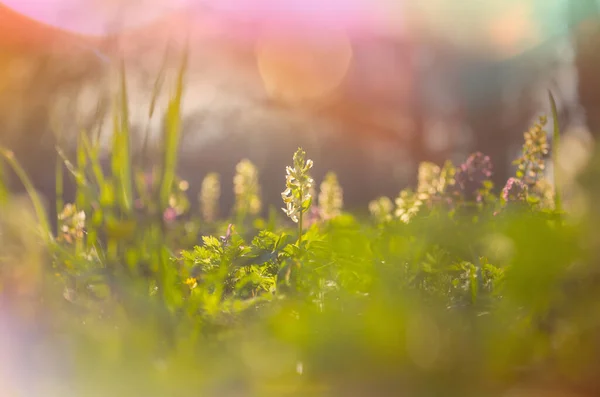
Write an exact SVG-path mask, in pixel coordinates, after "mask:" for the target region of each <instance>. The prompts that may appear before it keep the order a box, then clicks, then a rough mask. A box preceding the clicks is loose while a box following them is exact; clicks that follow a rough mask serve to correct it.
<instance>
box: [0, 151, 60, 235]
mask: <svg viewBox="0 0 600 397" xmlns="http://www.w3.org/2000/svg"><path fill="white" fill-rule="evenodd" d="M0 156H2V157H3V158H4V160H5V161H6V163H7V164H8V165H9V166H10V167H11V168H12V170H13V171H14V172H15V174H16V175H17V177H18V178H19V180H20V181H21V183H22V184H23V186H24V187H25V190H26V191H27V194H28V195H29V198H30V199H31V202H32V204H33V209H34V211H35V213H36V216H37V218H38V220H39V222H40V227H41V229H42V232H43V237H44V239H46V240H52V230H51V228H50V224H49V222H48V217H47V214H46V210H45V208H44V205H43V204H42V199H41V198H40V195H39V194H38V193H37V191H36V190H35V187H34V186H33V183H32V182H31V179H29V177H28V176H27V173H26V172H25V170H24V169H23V167H21V164H19V162H18V161H17V159H15V156H14V154H13V152H11V151H10V150H8V149H5V148H3V147H0Z"/></svg>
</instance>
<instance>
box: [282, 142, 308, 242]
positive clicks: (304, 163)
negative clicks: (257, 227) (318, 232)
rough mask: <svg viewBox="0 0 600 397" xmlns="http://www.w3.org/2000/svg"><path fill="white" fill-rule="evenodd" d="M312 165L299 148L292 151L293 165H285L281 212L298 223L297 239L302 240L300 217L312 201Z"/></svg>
mask: <svg viewBox="0 0 600 397" xmlns="http://www.w3.org/2000/svg"><path fill="white" fill-rule="evenodd" d="M312 167H313V162H312V160H310V159H309V160H306V152H305V151H304V150H303V149H302V148H300V149H298V150H297V151H296V153H294V157H293V166H287V167H286V169H285V171H286V177H285V186H286V189H285V190H284V191H283V192H282V193H281V198H282V199H283V202H284V204H285V208H282V209H283V212H284V213H285V214H286V215H287V216H288V217H289V218H290V219H291V220H292V221H293V222H295V223H297V224H298V240H299V241H301V240H302V230H303V224H302V218H303V215H304V213H306V212H307V211H308V210H309V208H310V206H311V203H312V195H311V193H310V192H311V188H312V187H313V183H314V180H313V179H312V177H311V176H310V173H309V171H310V169H311V168H312Z"/></svg>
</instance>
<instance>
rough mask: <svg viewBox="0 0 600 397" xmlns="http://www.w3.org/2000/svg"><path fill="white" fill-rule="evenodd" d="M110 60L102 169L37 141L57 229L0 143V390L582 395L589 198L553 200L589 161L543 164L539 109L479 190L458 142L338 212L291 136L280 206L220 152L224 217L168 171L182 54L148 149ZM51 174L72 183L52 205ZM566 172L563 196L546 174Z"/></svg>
mask: <svg viewBox="0 0 600 397" xmlns="http://www.w3.org/2000/svg"><path fill="white" fill-rule="evenodd" d="M120 76H121V84H120V90H119V92H118V95H116V96H115V99H114V104H115V106H114V110H113V126H114V127H113V146H112V150H111V154H110V155H111V162H110V164H111V166H110V169H108V170H107V169H104V168H103V167H102V166H101V164H100V146H99V137H98V136H97V134H96V132H95V131H82V132H81V134H80V135H79V136H78V138H77V139H78V140H77V150H76V153H74V156H72V157H73V158H70V157H69V155H68V154H66V152H65V151H64V150H63V148H58V150H59V153H60V155H61V160H60V161H59V163H58V164H56V170H57V173H56V183H57V189H56V191H57V200H56V201H57V203H58V208H57V211H58V212H59V216H58V220H57V223H58V228H57V230H51V227H50V225H51V224H52V222H50V221H49V220H48V219H47V215H46V210H45V208H44V204H43V202H42V200H41V199H40V198H39V197H38V195H37V194H36V192H35V190H34V188H33V186H31V184H30V183H29V182H28V178H27V175H25V174H24V173H23V172H22V171H21V169H20V167H19V163H18V159H15V158H14V157H13V156H12V154H11V152H9V151H8V150H4V149H3V150H2V158H3V162H2V164H3V166H2V168H1V169H0V170H2V173H0V176H2V175H4V176H5V175H6V174H8V171H9V170H10V171H11V172H12V173H14V174H15V175H16V176H17V177H19V178H20V179H21V182H22V183H23V184H24V185H25V187H26V188H27V190H28V192H29V196H28V198H20V197H14V196H12V195H11V194H10V192H8V191H7V190H6V189H5V188H4V187H3V186H4V185H3V184H0V243H1V247H2V250H1V253H0V266H1V267H0V288H1V299H2V300H1V302H0V305H1V306H0V316H1V317H2V319H1V321H0V388H1V390H2V395H6V396H38V395H50V396H144V397H148V396H196V395H198V396H224V397H229V396H440V395H443V396H549V395H551V396H554V395H556V396H576V395H582V396H594V395H598V394H597V393H599V392H600V389H599V386H600V381H598V380H597V376H596V374H597V371H598V370H600V365H599V364H600V362H599V359H598V358H597V357H598V354H599V353H600V351H599V348H600V340H599V337H600V332H599V331H600V311H599V310H600V303H599V302H600V299H598V298H600V296H599V294H600V288H599V287H600V278H599V277H598V269H599V267H598V265H599V262H598V260H599V258H600V256H599V254H600V239H598V237H597V236H598V234H597V232H596V230H595V225H596V224H597V222H598V221H600V213H599V212H598V209H597V206H595V205H589V206H588V207H587V208H584V209H583V210H584V214H585V216H583V217H581V216H580V217H574V216H571V214H570V212H569V206H568V203H569V202H576V203H579V202H581V203H585V202H587V203H594V200H596V199H598V197H600V157H599V156H596V157H594V159H593V160H592V162H591V163H590V165H589V166H588V168H587V170H586V171H585V172H583V173H582V174H581V175H579V176H578V179H577V180H576V182H574V181H575V180H573V181H569V184H566V183H561V181H558V178H557V179H556V180H555V181H548V180H547V179H546V178H545V176H544V175H545V165H546V159H547V158H548V157H549V156H550V155H551V154H552V155H553V156H555V158H557V155H558V151H559V150H560V148H559V147H558V135H559V131H558V130H556V131H555V134H554V139H553V141H552V142H551V143H552V148H551V147H550V143H549V142H548V140H547V135H548V134H547V133H546V131H545V129H544V128H545V127H544V126H545V123H546V120H545V119H544V118H542V119H540V122H539V123H537V124H535V125H534V126H532V128H531V129H530V130H529V131H527V132H526V133H525V142H524V145H523V152H522V155H521V157H520V158H519V159H517V160H516V162H515V165H516V166H517V169H518V170H517V173H516V174H515V177H514V178H511V179H510V180H508V181H507V183H506V186H504V187H499V189H495V188H494V187H493V186H492V184H491V182H490V176H491V173H492V164H491V162H490V159H489V158H488V157H487V156H485V155H484V154H481V153H475V154H473V155H472V156H470V157H469V158H468V159H467V160H466V162H465V163H464V164H461V165H458V166H455V165H453V164H451V163H450V162H448V163H446V164H444V165H443V166H438V165H435V164H430V163H423V164H421V166H420V168H419V178H418V180H419V183H418V186H416V187H415V188H414V189H413V190H411V189H406V190H404V191H402V192H401V193H400V194H399V196H398V197H397V198H396V199H395V201H394V200H393V199H390V198H385V197H382V198H379V199H376V200H374V201H373V202H372V203H371V205H370V206H369V210H370V216H367V214H366V211H365V214H356V215H352V214H348V213H346V212H344V211H343V187H342V186H340V185H339V184H338V182H337V178H336V177H335V174H333V173H330V174H328V175H327V177H326V178H325V179H324V181H322V183H321V184H320V185H316V184H315V181H314V180H313V179H312V178H311V176H310V172H311V169H312V167H313V164H312V162H311V161H310V160H308V159H307V157H306V156H307V154H306V153H304V152H303V151H302V150H298V152H297V153H296V154H295V155H294V156H293V159H290V164H291V165H290V167H288V169H287V176H286V180H285V186H283V183H282V190H284V189H285V190H284V191H283V193H282V198H283V205H284V206H285V207H286V208H285V209H284V212H285V213H284V212H281V211H279V210H276V209H270V210H269V211H264V210H263V209H262V203H261V193H260V183H259V175H258V174H257V172H256V169H255V168H254V166H253V165H252V163H250V162H248V161H242V162H241V163H240V164H239V165H238V167H237V175H236V177H235V181H234V184H235V192H234V193H235V200H236V202H235V206H234V208H233V209H232V212H231V213H230V214H225V213H224V212H223V211H220V210H219V208H218V205H217V204H218V198H219V195H220V194H221V189H220V179H219V176H218V175H216V174H210V175H209V176H207V179H206V180H205V182H204V183H203V184H202V190H201V192H200V195H199V197H198V200H197V201H198V204H196V200H195V198H191V197H188V195H187V194H186V191H187V189H188V186H187V182H186V181H183V180H180V179H178V177H177V172H176V171H177V152H178V149H179V138H180V123H181V120H180V119H181V115H180V105H181V103H180V102H181V96H182V91H183V88H184V77H185V63H184V64H183V66H182V68H181V70H180V72H179V76H178V79H177V83H176V86H175V89H174V91H173V95H172V99H171V101H170V102H169V105H168V108H167V110H166V113H165V116H164V130H163V136H162V140H161V143H160V148H161V151H162V156H161V158H160V159H159V161H157V162H154V164H152V165H151V166H149V165H148V162H147V161H145V160H146V159H142V161H135V160H133V159H132V155H131V148H130V139H131V137H130V126H129V121H128V112H129V111H128V108H127V105H128V99H127V92H126V91H125V88H124V87H125V72H124V68H123V69H122V70H121V73H120ZM162 79H163V76H159V79H158V80H157V84H156V90H157V91H156V92H155V93H154V97H153V98H152V99H151V104H152V105H151V110H150V112H149V115H150V117H152V115H153V113H154V108H153V106H154V105H153V104H154V103H155V101H154V98H155V97H156V95H158V91H159V90H160V89H162V88H161V84H160V81H162ZM551 152H552V153H551ZM308 157H310V154H308ZM314 167H318V164H316V165H314ZM64 170H66V171H67V174H66V175H67V176H68V177H70V178H73V179H74V181H75V182H76V184H77V193H76V198H75V202H74V203H67V204H66V205H65V204H64V203H63V199H62V183H63V178H64V175H63V174H64ZM4 176H2V179H4ZM282 176H283V170H282ZM2 179H0V180H2ZM282 181H283V177H282ZM557 181H558V182H559V183H554V182H557ZM575 184H576V186H577V187H578V189H576V191H577V192H579V194H580V195H582V196H583V197H584V198H585V199H583V200H580V201H577V200H575V199H574V198H573V197H571V196H572V194H571V190H569V191H567V190H566V189H565V190H564V191H563V190H562V189H555V186H558V187H559V188H561V187H562V186H563V185H564V186H573V185H575ZM559 192H560V194H558V193H559ZM197 205H200V208H199V209H200V210H199V211H195V210H193V209H194V208H196V207H197ZM563 208H565V209H563ZM579 212H581V211H579ZM265 213H268V216H266V217H262V216H261V214H265ZM283 215H287V216H288V217H289V218H290V219H291V220H290V219H287V220H286V219H285V218H284V217H283Z"/></svg>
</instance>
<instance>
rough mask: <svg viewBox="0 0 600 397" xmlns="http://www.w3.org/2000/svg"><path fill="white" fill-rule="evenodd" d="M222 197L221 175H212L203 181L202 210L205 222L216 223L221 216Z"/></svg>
mask: <svg viewBox="0 0 600 397" xmlns="http://www.w3.org/2000/svg"><path fill="white" fill-rule="evenodd" d="M220 196H221V181H220V179H219V174H217V173H210V174H208V175H206V177H205V178H204V179H203V180H202V185H201V186H200V194H199V196H198V197H199V201H200V209H201V211H202V217H203V218H204V221H205V222H214V221H215V220H216V219H217V217H218V215H219V198H220Z"/></svg>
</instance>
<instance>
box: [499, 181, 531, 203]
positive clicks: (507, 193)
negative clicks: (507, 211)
mask: <svg viewBox="0 0 600 397" xmlns="http://www.w3.org/2000/svg"><path fill="white" fill-rule="evenodd" d="M502 198H503V199H504V201H505V202H507V203H509V202H518V201H525V199H526V198H527V185H526V184H525V183H523V181H521V180H520V179H518V178H509V179H508V181H506V185H505V186H504V188H503V189H502Z"/></svg>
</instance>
